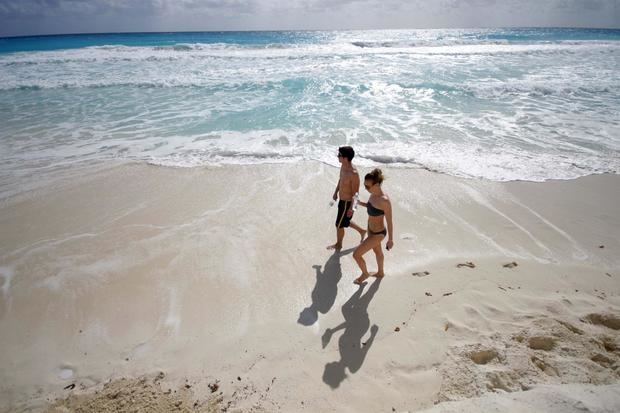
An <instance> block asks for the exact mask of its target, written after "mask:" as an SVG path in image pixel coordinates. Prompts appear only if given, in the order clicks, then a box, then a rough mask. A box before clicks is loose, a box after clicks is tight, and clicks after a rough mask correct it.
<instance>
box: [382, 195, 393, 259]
mask: <svg viewBox="0 0 620 413" xmlns="http://www.w3.org/2000/svg"><path fill="white" fill-rule="evenodd" d="M384 212H385V220H386V221H387V230H388V242H387V244H386V248H387V249H388V250H391V249H392V247H394V225H392V202H390V200H389V199H386V200H385V209H384Z"/></svg>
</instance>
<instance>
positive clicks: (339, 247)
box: [327, 244, 342, 252]
mask: <svg viewBox="0 0 620 413" xmlns="http://www.w3.org/2000/svg"><path fill="white" fill-rule="evenodd" d="M327 249H328V250H334V251H336V252H340V250H341V249H342V245H340V244H333V245H328V246H327Z"/></svg>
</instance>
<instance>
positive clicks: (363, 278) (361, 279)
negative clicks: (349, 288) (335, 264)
mask: <svg viewBox="0 0 620 413" xmlns="http://www.w3.org/2000/svg"><path fill="white" fill-rule="evenodd" d="M368 277H370V274H362V275H360V276H359V277H357V278H356V279H355V280H353V284H357V285H365V284H366V279H367V278H368Z"/></svg>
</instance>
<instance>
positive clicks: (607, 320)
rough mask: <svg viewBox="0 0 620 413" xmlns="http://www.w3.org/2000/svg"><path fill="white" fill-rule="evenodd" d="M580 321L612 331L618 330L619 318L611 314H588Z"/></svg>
mask: <svg viewBox="0 0 620 413" xmlns="http://www.w3.org/2000/svg"><path fill="white" fill-rule="evenodd" d="M582 321H584V322H589V323H591V324H595V325H602V326H605V327H607V328H611V329H612V330H620V318H618V317H616V316H615V315H612V314H597V313H594V314H588V315H587V316H585V320H582Z"/></svg>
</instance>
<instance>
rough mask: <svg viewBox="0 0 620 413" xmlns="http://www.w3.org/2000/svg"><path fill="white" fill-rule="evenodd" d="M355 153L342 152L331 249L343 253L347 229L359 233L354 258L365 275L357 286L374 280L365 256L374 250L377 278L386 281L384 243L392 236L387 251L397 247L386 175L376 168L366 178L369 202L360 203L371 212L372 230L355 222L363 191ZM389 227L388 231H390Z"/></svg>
mask: <svg viewBox="0 0 620 413" xmlns="http://www.w3.org/2000/svg"><path fill="white" fill-rule="evenodd" d="M354 156H355V151H354V150H353V148H352V147H350V146H341V147H340V148H338V161H339V162H340V179H339V180H338V185H337V186H336V190H335V191H334V195H333V199H334V201H336V200H337V199H340V200H339V202H338V215H337V217H336V243H335V244H333V245H330V246H329V247H327V249H333V250H335V251H336V252H339V251H340V250H341V249H342V240H343V239H344V229H345V228H348V227H351V228H353V229H354V230H356V231H357V232H359V234H360V237H361V241H360V245H358V247H357V248H356V249H355V251H354V252H353V258H354V259H355V262H357V265H358V266H359V267H360V269H361V271H362V274H361V275H360V276H359V277H357V278H356V279H355V281H353V282H354V283H355V284H358V285H362V284H364V282H365V281H366V279H367V278H369V277H370V276H371V274H369V273H368V269H367V267H366V261H364V257H363V256H364V254H365V253H367V252H368V251H370V250H372V251H373V252H374V253H375V257H376V258H377V267H378V268H377V272H376V273H374V274H372V276H373V277H377V278H382V277H383V276H384V275H385V273H384V272H383V258H384V257H383V251H382V249H381V241H383V239H384V238H385V237H386V235H387V236H388V242H387V243H386V248H387V249H388V250H390V249H391V248H392V247H393V246H394V239H393V236H394V231H393V226H392V203H391V201H390V198H389V197H388V196H387V195H386V194H385V193H384V192H383V190H382V189H381V184H382V183H383V179H384V178H383V172H382V171H381V169H378V168H375V169H373V171H372V172H370V173H368V174H366V176H365V177H364V187H365V188H366V190H367V191H368V192H369V193H370V197H369V198H368V202H361V201H359V202H358V204H359V205H361V206H363V207H366V211H367V212H368V227H367V230H364V229H363V228H361V227H360V226H359V225H357V224H355V223H354V222H352V221H351V218H353V208H354V202H355V201H357V195H358V193H359V187H360V177H359V175H358V173H357V168H355V166H353V163H352V161H353V157H354ZM386 226H387V229H386Z"/></svg>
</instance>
